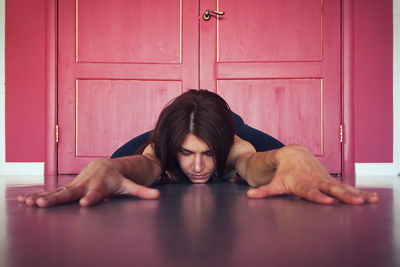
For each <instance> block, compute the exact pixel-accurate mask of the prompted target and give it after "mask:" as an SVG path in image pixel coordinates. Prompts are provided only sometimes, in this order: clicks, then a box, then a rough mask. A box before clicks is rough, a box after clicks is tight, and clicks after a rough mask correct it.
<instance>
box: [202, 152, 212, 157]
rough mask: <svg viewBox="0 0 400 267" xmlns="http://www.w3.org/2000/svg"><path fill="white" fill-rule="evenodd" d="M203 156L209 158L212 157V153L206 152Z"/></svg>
mask: <svg viewBox="0 0 400 267" xmlns="http://www.w3.org/2000/svg"><path fill="white" fill-rule="evenodd" d="M204 155H206V156H209V157H213V156H214V153H212V152H211V151H207V152H205V153H204Z"/></svg>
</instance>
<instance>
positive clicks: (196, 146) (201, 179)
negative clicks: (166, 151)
mask: <svg viewBox="0 0 400 267" xmlns="http://www.w3.org/2000/svg"><path fill="white" fill-rule="evenodd" d="M177 158H178V162H179V166H180V167H181V169H182V171H183V172H184V173H185V175H186V176H187V177H188V178H189V180H190V181H192V182H193V183H205V182H207V181H208V180H209V179H210V177H211V175H212V174H213V172H214V169H215V164H214V159H213V151H211V150H210V148H209V147H208V145H207V144H206V143H205V142H204V141H203V140H201V139H199V138H198V137H196V136H195V135H193V134H191V133H189V134H188V135H186V137H185V139H184V140H183V142H182V144H181V146H180V147H179V150H178V155H177Z"/></svg>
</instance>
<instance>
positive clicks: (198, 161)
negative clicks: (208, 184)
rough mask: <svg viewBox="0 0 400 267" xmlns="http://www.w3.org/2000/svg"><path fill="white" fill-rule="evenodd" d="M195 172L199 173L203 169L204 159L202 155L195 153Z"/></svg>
mask: <svg viewBox="0 0 400 267" xmlns="http://www.w3.org/2000/svg"><path fill="white" fill-rule="evenodd" d="M193 170H194V172H196V173H198V172H201V171H202V170H203V160H202V158H201V156H200V155H195V157H194V164H193Z"/></svg>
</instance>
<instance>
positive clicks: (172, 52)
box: [75, 0, 182, 63]
mask: <svg viewBox="0 0 400 267" xmlns="http://www.w3.org/2000/svg"><path fill="white" fill-rule="evenodd" d="M163 2H164V3H163ZM75 13H76V14H75V17H76V44H77V45H76V48H77V50H76V51H77V61H79V62H145V63H181V47H182V44H181V36H182V25H181V24H182V21H181V19H180V18H182V8H181V1H179V0H167V1H149V0H135V1H130V0H113V1H109V0H96V1H93V0H79V1H77V8H76V12H75Z"/></svg>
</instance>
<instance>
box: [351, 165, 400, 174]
mask: <svg viewBox="0 0 400 267" xmlns="http://www.w3.org/2000/svg"><path fill="white" fill-rule="evenodd" d="M355 165H356V166H355V167H356V175H357V176H359V175H365V176H369V175H399V174H400V164H395V163H356V164H355Z"/></svg>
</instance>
